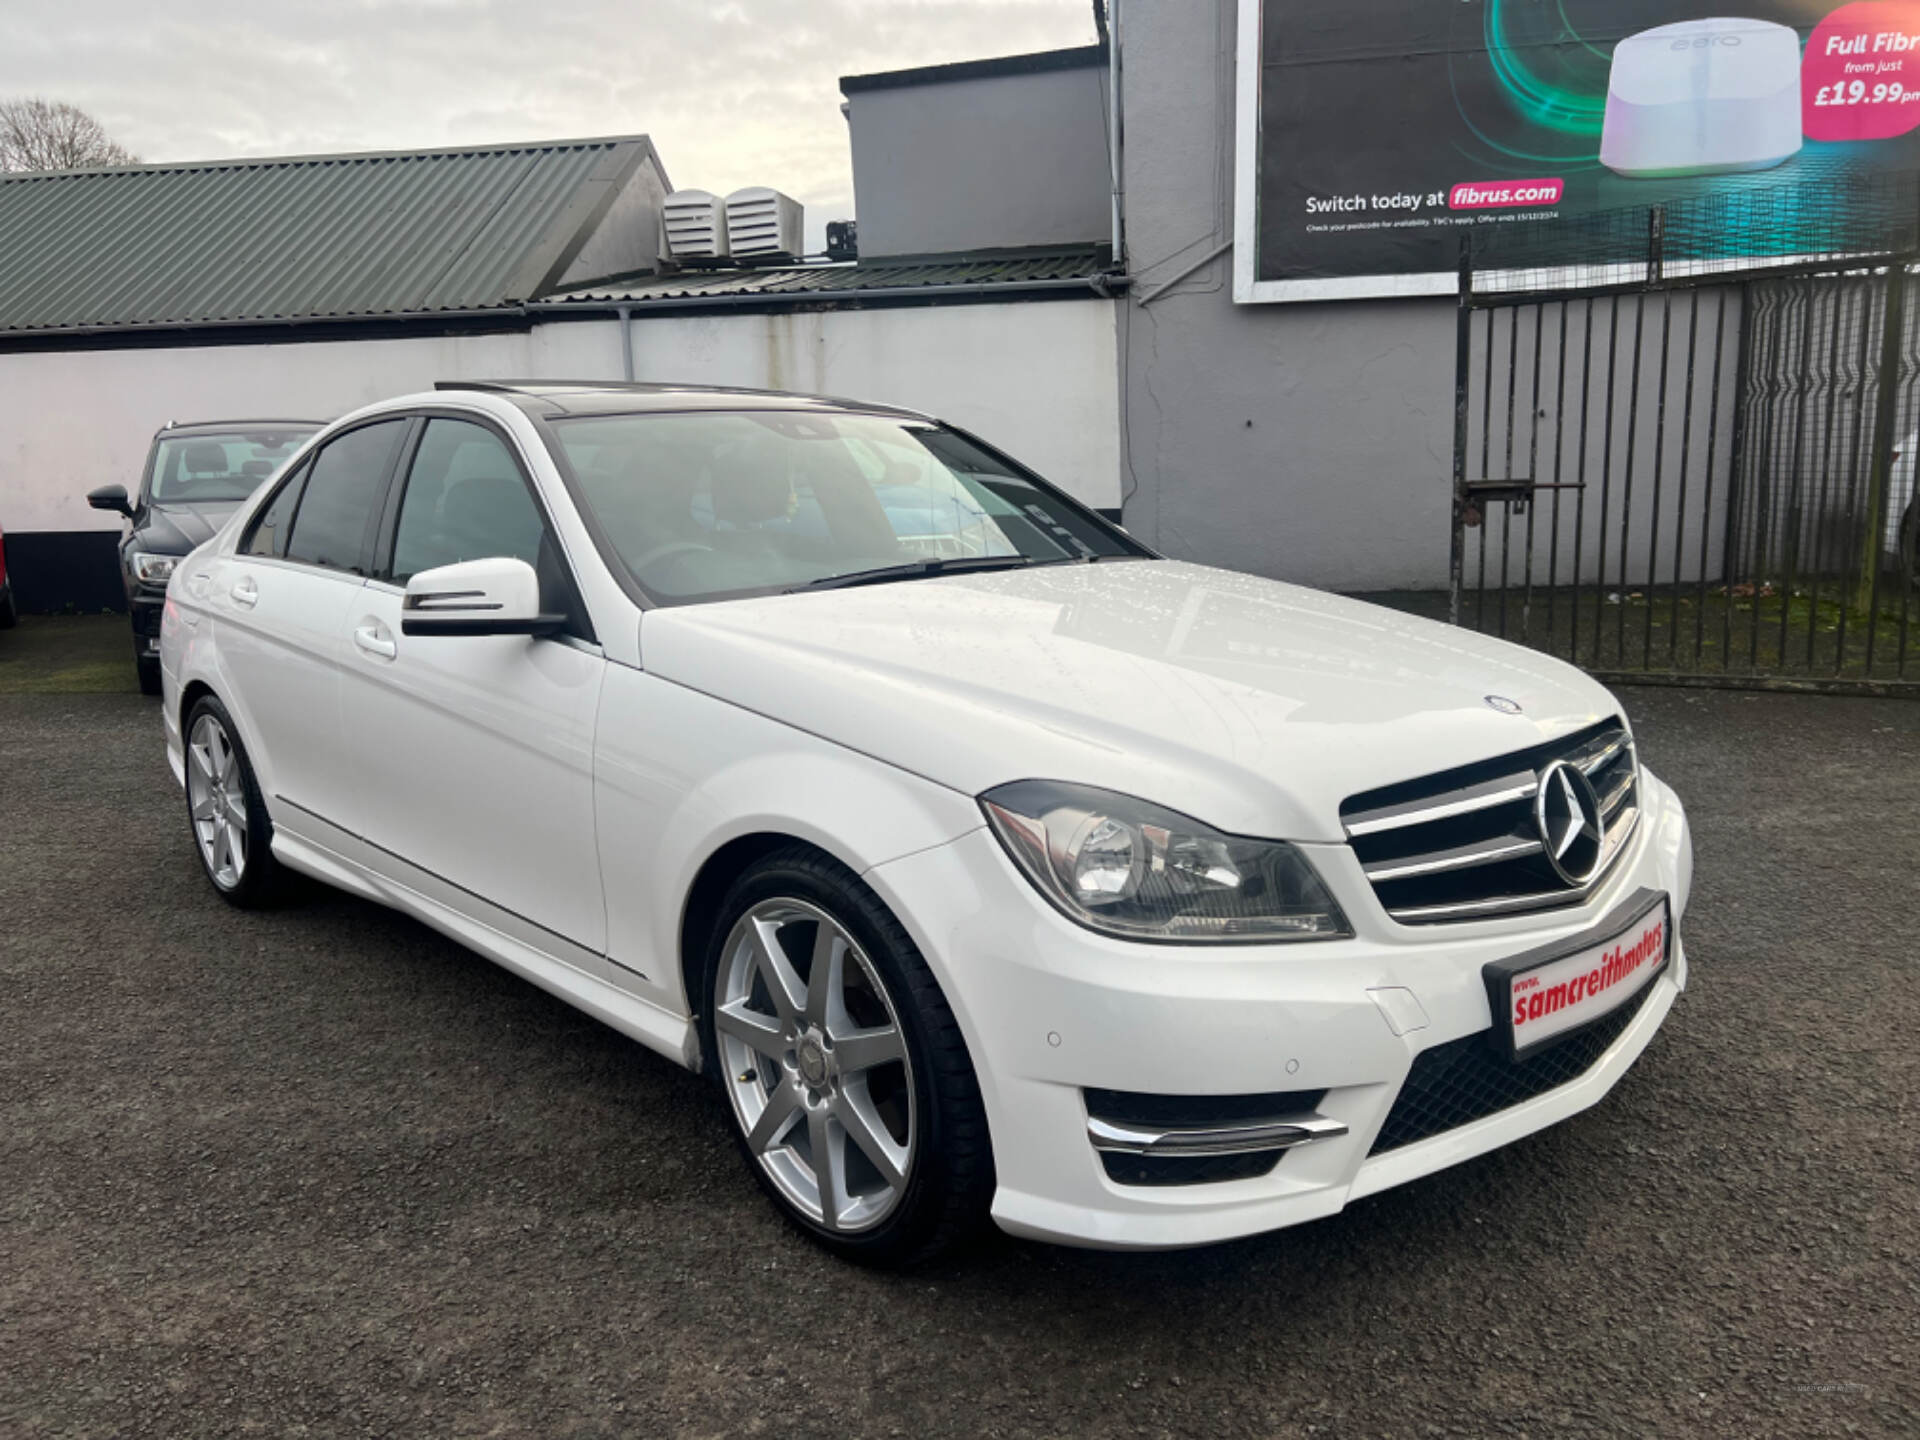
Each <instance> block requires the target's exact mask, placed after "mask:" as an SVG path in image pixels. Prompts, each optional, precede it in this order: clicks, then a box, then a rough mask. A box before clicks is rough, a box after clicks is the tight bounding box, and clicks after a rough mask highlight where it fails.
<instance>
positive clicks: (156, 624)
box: [127, 585, 167, 660]
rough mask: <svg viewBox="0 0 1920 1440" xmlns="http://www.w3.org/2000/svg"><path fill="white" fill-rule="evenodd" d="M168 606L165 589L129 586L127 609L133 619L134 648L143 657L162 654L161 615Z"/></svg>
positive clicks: (155, 656) (156, 657)
mask: <svg viewBox="0 0 1920 1440" xmlns="http://www.w3.org/2000/svg"><path fill="white" fill-rule="evenodd" d="M166 607H167V596H166V592H165V591H164V590H149V589H147V588H145V587H144V586H131V585H130V586H129V587H128V591H127V611H128V613H129V615H130V616H131V617H132V619H133V649H134V653H135V654H136V655H138V656H140V657H141V658H142V659H154V660H157V659H158V658H159V656H160V616H161V614H162V612H163V611H165V609H166Z"/></svg>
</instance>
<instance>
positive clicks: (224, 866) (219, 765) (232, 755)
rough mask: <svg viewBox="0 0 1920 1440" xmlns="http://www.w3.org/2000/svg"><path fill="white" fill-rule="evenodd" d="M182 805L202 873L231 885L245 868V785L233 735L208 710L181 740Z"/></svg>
mask: <svg viewBox="0 0 1920 1440" xmlns="http://www.w3.org/2000/svg"><path fill="white" fill-rule="evenodd" d="M187 803H188V805H189V807H190V810H189V813H190V814H191V815H192V817H193V834H194V838H195V839H196V840H197V841H199V843H200V858H201V859H202V860H204V861H205V862H206V866H207V873H208V874H209V875H211V876H212V877H213V883H214V884H216V885H218V886H219V887H220V888H221V889H222V890H231V889H233V888H234V887H235V886H237V885H238V884H239V883H240V880H241V877H242V876H244V875H245V874H246V870H247V787H246V781H245V778H244V776H243V774H242V772H241V769H240V752H239V750H238V749H237V747H235V745H234V743H233V737H232V736H230V735H229V734H227V727H226V726H224V725H222V724H221V723H220V720H219V717H217V716H215V715H212V714H202V715H201V716H200V717H199V719H197V720H196V721H194V725H193V731H192V733H191V734H190V735H189V736H188V739H187Z"/></svg>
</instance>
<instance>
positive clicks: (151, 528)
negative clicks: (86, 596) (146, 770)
mask: <svg viewBox="0 0 1920 1440" xmlns="http://www.w3.org/2000/svg"><path fill="white" fill-rule="evenodd" d="M320 425H321V422H320V421H318V420H208V421H202V422H200V423H199V424H194V425H172V424H170V425H168V426H166V427H165V428H164V429H162V430H161V431H160V433H159V434H157V435H155V436H154V437H153V448H152V449H150V450H149V451H148V452H147V468H146V471H145V473H144V474H142V475H141V477H140V489H139V493H138V495H137V497H136V498H135V499H134V500H131V501H130V500H129V499H128V498H127V488H126V486H124V485H102V486H101V487H100V488H99V489H98V490H93V491H90V492H88V494H87V503H88V504H89V505H91V506H93V508H94V509H96V510H112V511H114V512H116V513H118V514H121V515H124V516H126V517H127V519H128V520H130V521H131V522H132V526H131V528H130V529H129V530H128V531H127V533H126V535H125V536H124V537H123V538H122V539H121V541H120V578H121V580H122V582H123V583H125V585H126V587H127V609H128V610H129V611H131V612H132V614H133V658H134V664H135V665H136V666H137V667H138V668H139V671H140V688H141V690H142V691H144V692H145V693H146V694H148V695H158V694H159V693H160V610H161V606H162V605H163V604H164V602H165V600H166V598H167V579H168V577H169V576H171V575H172V574H173V567H174V565H175V564H176V563H178V561H179V560H180V558H181V557H182V556H184V555H186V554H187V553H188V552H190V551H191V550H193V549H194V548H195V547H196V546H198V545H200V544H201V543H202V542H203V541H205V540H207V539H209V538H210V537H211V536H212V535H213V532H214V531H216V530H218V529H219V528H220V526H221V525H222V524H223V523H224V522H225V520H226V518H227V517H228V516H229V515H231V514H232V513H233V512H234V510H235V508H236V507H237V506H238V505H239V504H240V502H241V501H242V500H244V499H246V498H247V497H248V496H249V495H251V494H252V493H253V492H254V491H255V490H256V489H258V488H259V486H260V484H261V482H262V481H264V480H266V479H267V478H268V477H269V476H271V475H272V474H273V473H274V472H275V471H277V470H278V469H279V468H280V467H281V466H282V465H284V464H285V463H286V461H287V459H288V457H289V456H291V455H292V454H293V452H294V451H296V450H298V449H299V448H300V446H301V445H302V444H303V443H304V442H305V441H306V439H307V437H308V436H310V435H312V434H313V433H314V432H315V431H316V430H318V429H319V428H320Z"/></svg>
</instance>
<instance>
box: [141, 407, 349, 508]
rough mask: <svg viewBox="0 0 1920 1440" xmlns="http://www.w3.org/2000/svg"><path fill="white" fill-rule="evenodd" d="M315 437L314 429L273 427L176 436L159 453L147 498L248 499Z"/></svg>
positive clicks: (165, 501)
mask: <svg viewBox="0 0 1920 1440" xmlns="http://www.w3.org/2000/svg"><path fill="white" fill-rule="evenodd" d="M311 434H313V428H312V427H311V426H297V425H273V426H260V427H258V428H254V427H251V426H249V427H244V428H236V429H234V430H223V431H219V432H213V431H206V432H202V433H200V434H197V435H175V436H172V437H170V438H168V439H165V440H162V441H161V442H160V443H159V446H158V448H157V449H156V450H155V452H154V457H153V479H152V481H151V482H150V484H149V488H148V491H147V498H148V499H149V500H152V501H153V502H154V503H156V504H159V505H192V504H197V503H201V502H206V503H211V504H221V503H224V504H232V503H234V502H235V501H239V500H244V499H246V498H247V496H249V495H251V494H252V493H253V492H254V491H255V490H257V489H259V488H260V482H261V481H263V480H265V479H266V478H267V477H268V476H269V475H272V474H273V473H274V472H275V471H276V470H278V469H279V468H280V467H281V466H282V465H283V464H285V463H286V460H287V457H288V456H290V455H292V454H293V452H294V451H295V450H297V449H299V448H300V445H301V443H302V442H303V441H305V440H306V438H307V437H308V436H309V435H311Z"/></svg>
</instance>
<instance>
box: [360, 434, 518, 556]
mask: <svg viewBox="0 0 1920 1440" xmlns="http://www.w3.org/2000/svg"><path fill="white" fill-rule="evenodd" d="M545 534H546V524H545V522H544V521H543V520H542V519H541V516H540V511H539V509H538V507H537V506H535V505H534V503H533V496H532V495H531V494H530V493H529V492H528V490H527V482H526V481H525V479H523V478H522V476H521V473H520V466H519V465H518V464H517V463H516V462H515V460H514V458H513V452H512V451H511V450H510V449H509V448H508V447H507V445H506V442H504V441H503V440H501V438H500V437H499V436H498V435H496V434H494V433H493V431H491V430H489V429H488V428H487V427H486V426H484V425H475V424H473V423H472V422H470V421H466V420H446V419H433V420H429V421H427V429H426V433H425V434H424V435H422V436H421V438H420V446H419V448H418V449H417V450H416V451H415V452H414V459H413V469H412V472H411V473H410V474H409V475H408V477H407V489H406V494H405V495H404V497H403V498H402V499H401V502H400V521H399V524H398V526H397V528H396V529H395V531H394V536H393V564H392V566H391V569H392V578H393V581H394V583H395V584H396V585H404V584H406V583H407V580H408V579H409V578H410V577H412V576H414V575H417V574H419V573H420V572H421V571H422V570H433V569H437V568H438V567H439V566H442V565H453V564H456V563H458V562H459V561H462V560H484V559H487V558H488V557H490V556H496V555H507V556H511V557H512V558H514V559H516V560H524V561H526V562H527V563H528V564H529V565H531V566H533V567H534V568H535V569H536V570H539V569H541V566H542V559H541V553H540V552H541V541H542V539H543V538H544V536H545ZM543 578H544V577H543Z"/></svg>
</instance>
